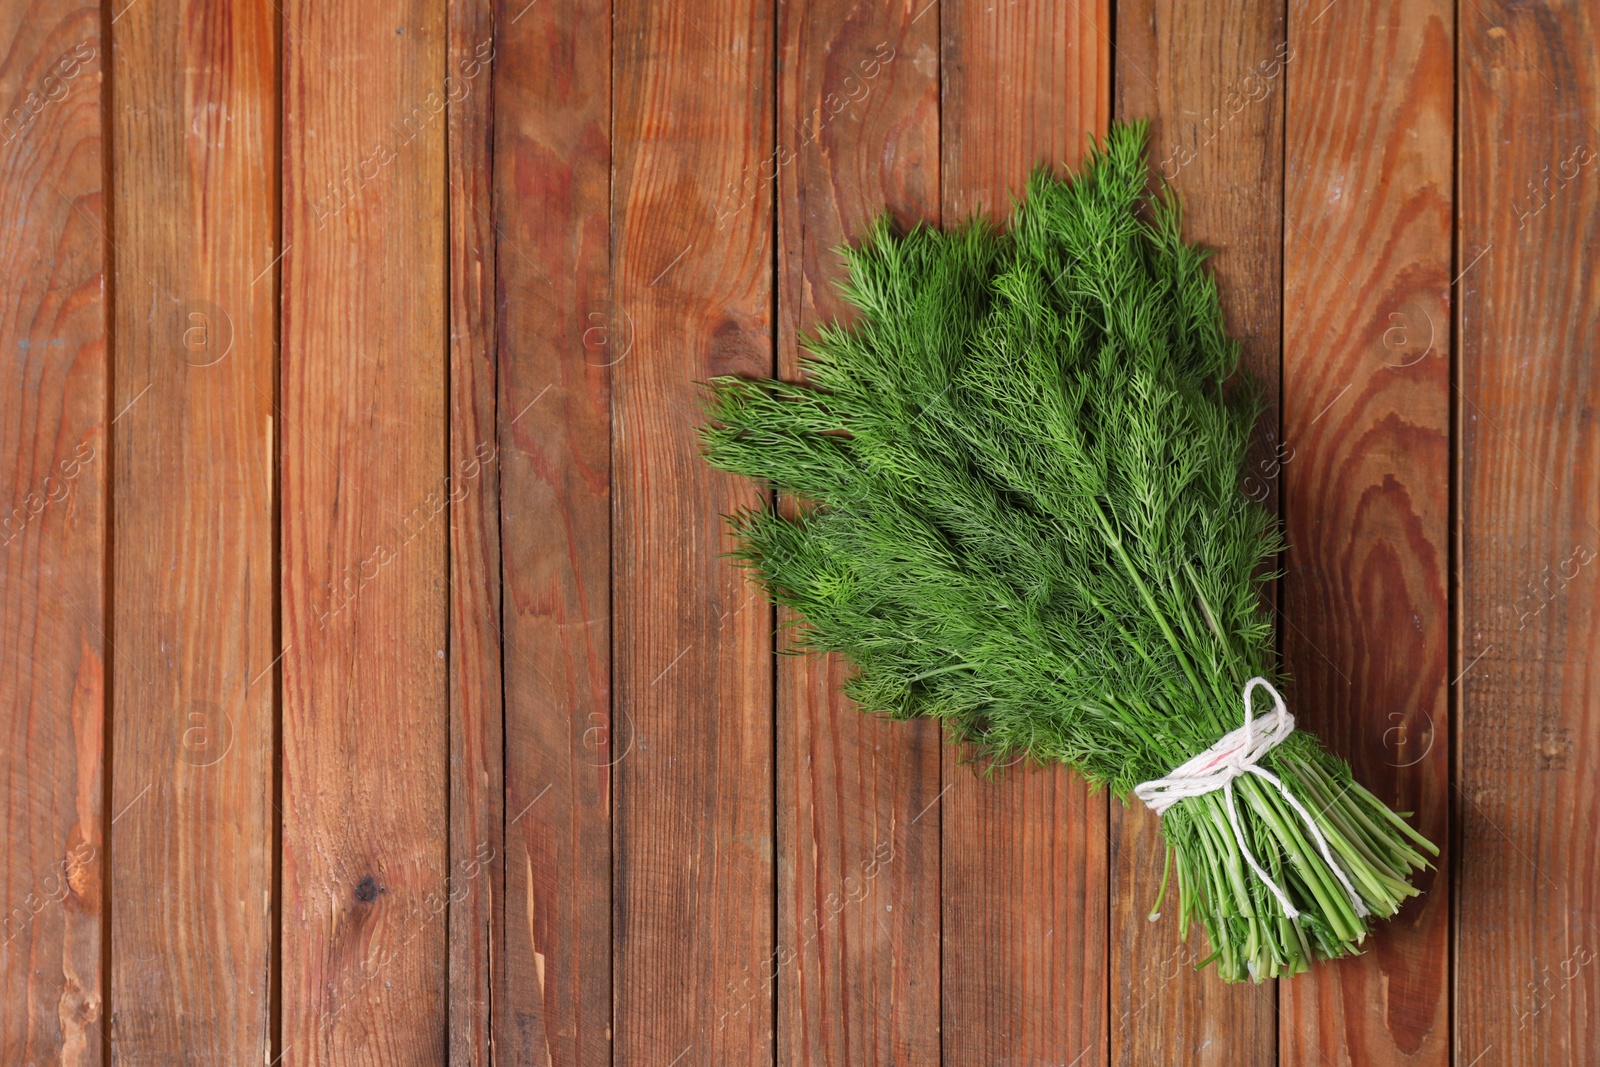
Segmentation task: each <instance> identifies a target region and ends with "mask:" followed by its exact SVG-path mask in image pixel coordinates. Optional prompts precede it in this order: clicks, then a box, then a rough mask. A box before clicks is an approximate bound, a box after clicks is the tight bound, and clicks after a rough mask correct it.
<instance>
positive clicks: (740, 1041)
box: [612, 0, 778, 1067]
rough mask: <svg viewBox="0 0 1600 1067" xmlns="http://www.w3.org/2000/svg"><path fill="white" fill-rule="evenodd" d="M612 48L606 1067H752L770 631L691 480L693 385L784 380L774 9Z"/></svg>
mask: <svg viewBox="0 0 1600 1067" xmlns="http://www.w3.org/2000/svg"><path fill="white" fill-rule="evenodd" d="M614 27H615V29H614V32H615V34H616V37H615V42H614V59H613V68H612V69H613V71H614V72H615V79H614V84H615V86H616V104H615V110H614V113H613V114H614V120H613V131H614V136H615V138H616V151H615V156H614V159H615V170H614V174H615V185H614V187H613V191H612V204H613V225H614V237H613V241H614V244H613V247H614V248H615V250H616V260H615V263H614V271H613V284H614V287H615V288H614V294H615V304H616V306H617V307H618V308H619V312H620V315H621V316H622V317H623V319H624V321H626V322H627V323H629V324H631V327H632V333H631V337H632V342H633V348H632V350H631V352H630V353H629V354H628V356H627V357H626V358H624V359H621V360H620V362H617V363H616V365H615V366H614V367H612V383H613V393H612V399H613V404H612V432H613V437H612V441H613V457H614V464H615V466H614V478H615V480H614V485H615V487H616V494H617V495H616V502H615V508H614V512H613V514H614V517H615V524H616V525H615V529H616V536H615V539H614V542H613V546H612V582H613V592H614V604H615V610H616V626H617V629H616V644H615V649H616V660H615V665H614V666H615V679H616V703H615V705H614V712H615V714H616V715H620V716H623V717H624V719H625V721H627V722H628V724H629V726H630V728H631V729H632V730H633V735H634V738H635V742H636V744H635V751H634V752H633V754H632V755H629V756H628V757H627V758H625V759H621V760H619V761H618V762H617V764H616V768H615V776H616V777H615V783H616V797H615V807H614V818H615V832H614V842H615V849H616V852H615V858H614V864H615V882H614V887H615V888H614V892H615V898H614V900H615V903H614V920H615V927H614V929H615V943H614V953H615V961H616V962H615V966H616V982H615V989H616V1006H615V1017H616V1059H615V1062H616V1063H617V1064H618V1065H619V1067H633V1065H643V1064H650V1065H655V1064H670V1063H676V1065H677V1067H694V1065H701V1064H724V1063H764V1062H767V1061H768V1059H769V1058H770V1057H771V1055H772V1053H773V1041H774V1035H773V1014H772V1004H773V989H772V982H773V981H774V978H773V977H772V972H773V967H774V964H775V963H776V962H778V957H777V956H776V955H775V943H774V939H775V930H774V928H773V922H774V916H773V911H774V905H773V901H774V891H775V886H774V878H773V830H774V826H773V789H772V784H773V722H772V704H773V696H772V686H773V677H772V676H773V668H772V660H771V648H772V618H773V616H772V612H771V611H770V610H769V609H765V608H763V607H761V606H760V603H759V601H752V600H751V598H750V589H749V586H748V585H747V584H746V581H745V577H744V575H742V574H741V573H740V572H739V570H738V568H736V567H734V566H732V565H730V563H729V562H728V560H726V559H724V558H722V556H723V553H726V552H728V551H730V550H731V549H732V547H733V544H732V539H731V538H730V537H729V536H728V534H727V533H726V530H725V527H724V524H723V521H722V515H723V514H725V513H728V512H731V511H733V510H734V509H735V508H737V507H739V506H741V505H751V504H757V503H759V502H760V500H761V497H760V494H759V492H758V491H757V490H756V489H754V488H753V487H752V486H750V485H749V483H747V482H744V481H743V480H742V479H736V478H734V477H732V476H730V475H726V474H722V473H719V472H715V471H713V470H711V469H710V467H709V466H708V465H707V464H706V463H705V462H704V461H703V460H702V459H701V457H700V455H699V448H698V446H697V443H696V439H695V434H696V430H697V425H698V423H699V421H700V404H699V397H700V395H701V394H700V390H699V388H698V387H697V386H696V385H695V384H694V383H695V382H697V381H704V380H705V379H707V378H709V377H711V376H713V375H717V374H743V375H750V376H769V375H771V374H772V373H773V371H774V370H775V367H774V365H773V358H772V329H773V321H772V315H773V309H772V305H773V280H772V266H773V252H774V249H773V240H774V234H773V213H772V202H773V194H772V190H771V186H770V183H768V182H767V181H765V180H763V178H762V175H763V174H766V173H768V172H769V170H768V168H769V167H770V166H771V165H772V163H773V162H774V161H775V159H776V157H775V156H774V155H773V152H774V148H775V145H774V143H773V127H774V113H773V104H774V98H775V93H774V91H773V83H772V78H773V68H774V57H773V30H774V26H773V22H772V5H771V4H769V3H766V2H762V0H727V2H724V3H720V4H692V5H689V4H686V3H679V2H678V0H670V2H668V3H666V4H657V3H651V2H646V0H619V2H618V3H617V4H616V7H615V21H614ZM747 180H748V181H749V182H751V183H752V185H753V187H752V188H751V191H750V193H749V195H748V196H746V195H745V194H744V193H743V192H742V190H743V189H744V188H746V186H745V184H744V183H745V182H746V181H747ZM730 187H735V188H738V189H740V190H741V192H740V193H738V194H736V195H735V196H733V197H728V196H727V195H726V193H725V191H726V190H728V189H729V188H730Z"/></svg>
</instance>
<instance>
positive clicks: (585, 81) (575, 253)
mask: <svg viewBox="0 0 1600 1067" xmlns="http://www.w3.org/2000/svg"><path fill="white" fill-rule="evenodd" d="M515 7H516V8H518V9H520V8H521V7H522V5H521V4H518V5H515ZM609 26H610V7H609V5H608V4H607V3H606V2H605V0H561V2H548V3H541V4H538V5H536V6H532V7H528V8H527V9H526V10H524V11H522V13H521V14H520V15H519V14H518V11H517V10H510V11H504V12H502V17H501V22H500V33H499V36H498V38H497V41H496V49H497V55H496V59H495V64H496V75H495V192H496V207H495V210H496V217H497V218H498V219H499V230H498V234H497V248H498V253H497V258H498V262H499V298H498V299H499V307H500V312H499V324H500V325H499V328H500V367H501V376H500V416H499V433H500V457H501V458H500V469H501V470H502V472H503V476H504V479H505V499H504V503H503V510H502V514H501V529H502V533H503V538H504V551H505V568H504V597H505V608H504V617H505V634H504V648H503V663H504V665H505V692H506V755H505V760H506V770H505V774H506V802H505V817H506V831H505V832H506V893H507V896H506V908H505V928H504V930H505V932H504V937H503V939H502V943H501V948H500V951H503V958H504V968H505V980H504V985H503V986H502V987H501V988H500V989H499V990H498V996H497V1000H496V1008H495V1015H496V1023H495V1028H496V1032H497V1035H498V1036H497V1040H496V1051H497V1055H498V1056H499V1058H500V1061H501V1062H504V1063H509V1064H529V1065H532V1064H538V1065H541V1067H543V1065H545V1064H556V1065H558V1067H569V1065H571V1067H575V1065H579V1064H590V1063H606V1062H609V1058H610V1055H611V1052H610V1046H611V1025H612V1011H611V1003H612V1000H611V997H612V991H611V923H612V919H611V869H612V864H611V777H612V773H613V771H612V766H613V764H614V763H616V762H617V761H619V760H624V759H629V758H633V757H634V756H635V755H637V753H636V752H634V751H633V750H632V746H633V734H632V732H631V731H630V730H629V729H628V728H627V723H626V719H625V718H624V719H622V720H621V721H620V722H619V723H618V724H617V725H616V727H615V728H614V726H613V722H612V717H611V706H610V693H611V634H612V628H611V581H610V574H611V541H610V529H611V432H610V418H611V411H610V396H611V392H610V380H611V375H612V373H613V366H612V365H613V364H614V363H618V362H619V361H625V360H626V359H628V358H629V355H630V347H629V346H630V339H631V333H630V330H629V328H628V326H627V324H626V323H625V322H622V321H619V319H618V318H617V317H615V316H614V313H613V309H612V305H611V278H610V265H611V225H610V213H611V194H610V189H611V185H610V168H611V151H610V125H611V69H610V63H611V41H610V34H609Z"/></svg>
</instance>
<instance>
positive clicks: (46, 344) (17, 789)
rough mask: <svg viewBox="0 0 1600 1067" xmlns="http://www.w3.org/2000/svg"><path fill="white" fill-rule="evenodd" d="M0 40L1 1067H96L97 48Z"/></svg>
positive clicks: (101, 266)
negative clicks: (0, 282) (2, 267)
mask: <svg viewBox="0 0 1600 1067" xmlns="http://www.w3.org/2000/svg"><path fill="white" fill-rule="evenodd" d="M0 41H4V42H6V46H5V48H4V49H3V50H0V107H3V112H4V113H3V114H0V173H3V174H4V178H3V180H0V260H3V261H4V262H5V264H6V283H5V286H4V301H3V303H0V354H3V358H0V411H3V412H4V415H3V417H0V509H3V513H0V719H3V721H4V724H5V734H4V737H5V741H4V745H3V747H0V833H3V835H4V838H5V847H4V849H3V850H0V908H3V909H4V915H3V917H0V1060H3V1061H4V1062H6V1063H41V1064H43V1063H61V1064H72V1065H89V1064H100V1063H103V1062H105V1061H104V1057H103V1053H104V1049H105V1046H104V1041H103V1038H102V1035H103V1034H104V1032H105V1029H106V1022H105V1009H104V1005H103V1003H102V992H103V985H102V970H101V966H102V959H101V947H102V941H101V938H102V921H101V920H102V916H101V907H102V902H103V898H102V886H103V879H102V871H103V869H104V865H105V846H104V843H103V842H104V837H103V829H104V806H103V802H102V797H103V788H104V786H103V782H104V779H103V773H104V770H103V768H104V762H103V755H104V745H103V743H102V737H103V729H104V721H105V707H104V693H105V690H104V682H105V674H106V666H105V660H106V657H107V655H108V654H109V653H108V651H107V649H108V646H109V642H108V641H107V640H106V635H105V614H104V603H105V601H104V585H105V571H104V565H105V544H106V536H107V534H106V521H105V514H106V512H105V506H104V501H105V496H106V491H107V485H108V481H109V474H108V470H109V460H110V456H109V454H108V453H109V446H108V443H107V430H106V427H107V424H108V421H109V418H108V415H107V396H106V393H107V366H106V359H107V348H106V316H107V303H106V272H105V257H106V255H108V254H109V250H108V249H107V247H106V244H105V227H106V218H105V199H104V187H103V177H102V170H103V156H102V152H103V144H102V137H101V130H102V110H101V103H102V94H101V81H100V77H101V71H102V70H103V69H104V54H105V47H106V45H105V41H104V39H103V38H102V36H101V24H100V16H99V11H98V9H97V8H95V7H85V6H81V5H79V6H74V5H66V4H55V3H43V2H38V3H30V2H26V0H5V2H0Z"/></svg>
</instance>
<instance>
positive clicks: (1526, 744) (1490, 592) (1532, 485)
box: [1454, 0, 1600, 1067]
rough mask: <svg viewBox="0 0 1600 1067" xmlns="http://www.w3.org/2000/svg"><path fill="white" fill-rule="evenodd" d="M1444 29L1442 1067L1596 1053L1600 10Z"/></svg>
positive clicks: (1516, 11) (1517, 11) (1522, 14)
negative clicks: (1448, 719) (1448, 691)
mask: <svg viewBox="0 0 1600 1067" xmlns="http://www.w3.org/2000/svg"><path fill="white" fill-rule="evenodd" d="M1459 16H1460V24H1459V25H1460V34H1461V39H1460V65H1459V70H1460V77H1461V86H1460V100H1461V139H1460V151H1461V156H1460V168H1461V170H1460V188H1461V209H1460V222H1459V226H1460V231H1459V235H1458V243H1457V252H1456V260H1457V263H1456V270H1457V272H1459V274H1460V281H1459V285H1458V288H1457V299H1458V301H1459V303H1458V305H1457V306H1458V307H1459V309H1460V312H1459V315H1460V318H1459V325H1460V337H1461V346H1462V349H1461V351H1462V361H1461V371H1460V375H1459V381H1460V391H1459V393H1458V399H1457V408H1456V411H1457V418H1458V420H1459V421H1458V423H1457V425H1458V426H1459V428H1460V429H1459V434H1460V442H1461V456H1460V462H1461V483H1460V484H1461V497H1460V516H1461V531H1462V532H1461V542H1460V556H1459V558H1460V560H1461V569H1462V573H1461V583H1462V584H1461V600H1460V604H1461V626H1460V635H1459V636H1460V642H1461V643H1460V647H1459V659H1458V662H1457V665H1456V667H1455V670H1456V672H1457V673H1459V674H1460V675H1461V692H1460V701H1461V708H1460V715H1461V718H1460V739H1459V741H1458V745H1457V750H1456V751H1457V759H1458V760H1459V764H1458V776H1457V782H1458V783H1459V786H1460V789H1459V791H1458V792H1457V793H1456V794H1455V796H1454V799H1455V801H1456V806H1457V814H1458V822H1457V834H1458V838H1457V839H1458V841H1459V842H1460V845H1459V847H1460V849H1461V859H1460V874H1459V878H1458V885H1457V893H1458V897H1457V900H1458V904H1457V909H1458V919H1457V925H1456V935H1455V936H1456V970H1455V973H1456V983H1455V1016H1454V1018H1455V1028H1456V1032H1455V1052H1456V1062H1457V1063H1458V1064H1462V1065H1467V1064H1472V1063H1477V1064H1478V1067H1498V1065H1502V1064H1513V1063H1587V1062H1593V1060H1594V1059H1595V1054H1596V1053H1595V1050H1596V1049H1597V1048H1600V1021H1597V1016H1596V1005H1597V1004H1600V967H1596V966H1595V961H1596V952H1597V946H1600V921H1597V920H1600V897H1597V893H1596V886H1597V885H1600V870H1597V858H1596V853H1595V847H1594V843H1595V834H1594V820H1595V812H1596V808H1597V801H1600V788H1597V786H1596V783H1595V777H1594V774H1593V771H1592V768H1591V767H1590V766H1589V764H1590V762H1591V761H1590V760H1589V759H1588V758H1587V754H1589V753H1593V752H1594V751H1595V750H1596V747H1597V744H1600V715H1597V714H1596V708H1597V707H1600V679H1597V678H1596V675H1595V670H1594V665H1595V663H1596V662H1600V596H1597V594H1596V585H1595V582H1596V573H1597V570H1600V568H1597V567H1596V566H1594V565H1593V564H1594V562H1595V560H1596V558H1597V554H1600V496H1597V494H1596V492H1595V472H1596V470H1597V449H1600V434H1597V433H1596V428H1595V425H1594V418H1593V412H1594V410H1595V408H1596V405H1597V404H1600V383H1597V381H1596V379H1595V375H1594V370H1593V367H1594V341H1593V326H1594V318H1595V309H1596V307H1597V306H1600V301H1597V282H1600V276H1597V275H1596V273H1595V269H1594V249H1595V248H1596V246H1597V245H1600V184H1597V182H1600V178H1597V177H1596V174H1597V171H1600V155H1597V151H1600V129H1597V128H1596V122H1595V116H1596V114H1597V113H1600V72H1597V71H1596V69H1595V65H1594V54H1595V48H1596V43H1597V41H1600V12H1597V11H1596V10H1595V8H1594V6H1593V5H1587V6H1585V5H1560V6H1555V7H1549V8H1534V9H1524V8H1519V7H1516V6H1514V5H1508V4H1503V3H1492V2H1487V0H1475V2H1474V3H1471V4H1466V5H1463V6H1462V7H1460V9H1459Z"/></svg>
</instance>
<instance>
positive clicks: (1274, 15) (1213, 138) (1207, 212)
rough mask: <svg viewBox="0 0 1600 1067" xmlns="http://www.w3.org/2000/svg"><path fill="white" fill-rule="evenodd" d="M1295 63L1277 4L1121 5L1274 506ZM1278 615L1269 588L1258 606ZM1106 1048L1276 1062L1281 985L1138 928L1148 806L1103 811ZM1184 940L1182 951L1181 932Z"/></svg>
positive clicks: (1153, 149)
mask: <svg viewBox="0 0 1600 1067" xmlns="http://www.w3.org/2000/svg"><path fill="white" fill-rule="evenodd" d="M1293 61H1294V55H1293V53H1292V52H1290V51H1289V50H1288V44H1287V41H1286V39H1285V35H1284V18H1283V7H1282V5H1281V4H1263V3H1258V2H1255V0H1236V2H1232V3H1228V4H1215V3H1208V2H1193V0H1146V2H1140V3H1123V4H1120V5H1118V8H1117V53H1116V55H1115V56H1114V58H1113V62H1114V64H1115V65H1116V88H1117V111H1118V113H1119V114H1120V115H1121V116H1123V117H1125V118H1129V119H1136V118H1149V119H1150V121H1151V129H1150V163H1151V166H1152V167H1153V168H1154V169H1155V170H1156V171H1157V172H1158V173H1159V174H1160V175H1161V177H1162V178H1163V179H1165V180H1166V181H1168V182H1169V183H1170V184H1172V185H1173V187H1174V188H1176V190H1177V191H1178V193H1179V194H1180V195H1181V196H1182V197H1183V201H1184V207H1185V212H1184V236H1185V237H1186V238H1188V239H1189V240H1190V241H1195V242H1198V243H1200V244H1203V245H1206V246H1208V247H1210V248H1214V249H1216V251H1217V255H1216V256H1215V258H1213V259H1212V260H1211V268H1212V270H1213V272H1214V274H1215V275H1216V278H1217V282H1218V286H1219V288H1220V289H1221V293H1222V301H1223V313H1224V316H1225V318H1226V321H1227V325H1228V329H1229V331H1230V332H1231V333H1232V334H1233V336H1235V337H1236V338H1238V339H1239V341H1240V342H1241V344H1242V346H1243V349H1244V366H1245V369H1246V370H1247V371H1248V373H1249V374H1250V375H1251V376H1252V377H1253V378H1254V379H1255V380H1256V381H1257V382H1259V383H1260V384H1261V387H1262V390H1263V391H1264V392H1265V394H1266V396H1267V398H1268V401H1269V405H1270V406H1269V409H1268V411H1267V413H1266V415H1264V416H1263V417H1262V420H1261V424H1260V426H1259V427H1258V428H1257V437H1258V441H1257V445H1256V448H1255V450H1254V451H1253V453H1252V456H1251V466H1250V470H1249V472H1248V474H1247V476H1246V478H1245V480H1244V482H1243V483H1242V485H1241V491H1242V492H1243V493H1244V494H1245V495H1246V496H1248V497H1249V498H1250V499H1252V500H1255V501H1258V502H1260V503H1261V504H1263V505H1264V506H1266V507H1268V508H1272V509H1276V507H1277V505H1278V495H1279V494H1278V488H1279V476H1280V473H1281V470H1282V466H1283V463H1284V461H1285V459H1286V458H1287V457H1289V456H1291V455H1292V454H1293V453H1292V452H1290V451H1289V450H1288V449H1286V448H1285V447H1284V446H1283V445H1282V443H1281V440H1282V427H1281V425H1280V421H1279V411H1278V405H1277V398H1278V390H1279V369H1280V367H1279V363H1280V356H1281V349H1280V344H1279V340H1280V327H1281V323H1282V313H1283V308H1282V287H1281V285H1280V280H1281V277H1282V257H1283V243H1282V242H1283V223H1282V215H1281V213H1280V212H1279V210H1278V205H1279V204H1281V203H1282V199H1283V81H1284V77H1285V76H1286V74H1287V73H1288V70H1289V68H1290V67H1292V65H1293ZM1268 595H1269V597H1270V598H1271V599H1272V601H1273V602H1274V603H1276V590H1273V591H1272V592H1271V593H1269V594H1268ZM1111 827H1112V833H1111V842H1112V864H1111V876H1112V881H1111V938H1110V940H1111V945H1112V951H1111V959H1112V964H1111V1049H1112V1060H1113V1062H1115V1063H1119V1064H1128V1065H1130V1067H1132V1065H1137V1064H1146V1063H1159V1062H1163V1061H1169V1060H1176V1061H1179V1062H1183V1063H1191V1064H1196V1065H1201V1064H1217V1065H1227V1067H1233V1065H1235V1064H1259V1065H1265V1064H1271V1063H1275V1062H1276V1060H1277V1050H1276V1043H1277V1019H1276V1015H1277V991H1276V989H1275V984H1274V983H1272V982H1264V983H1262V984H1261V985H1249V984H1241V985H1230V984H1228V983H1225V982H1223V981H1221V980H1220V979H1219V978H1217V976H1216V974H1215V973H1214V972H1213V971H1212V970H1211V969H1210V968H1206V969H1204V970H1201V971H1198V972H1197V971H1196V970H1195V964H1197V963H1199V961H1201V960H1203V959H1205V957H1206V955H1207V954H1208V952H1209V949H1208V948H1206V947H1205V935H1204V932H1203V931H1202V930H1198V929H1196V930H1193V931H1185V930H1183V929H1182V928H1180V927H1179V925H1178V914H1177V912H1178V909H1177V907H1176V900H1175V898H1174V897H1172V896H1169V897H1167V898H1166V901H1165V903H1164V907H1163V912H1162V918H1161V919H1160V921H1159V922H1155V923H1152V922H1149V921H1148V916H1149V913H1150V910H1151V908H1152V906H1153V905H1154V902H1155V900H1156V899H1157V896H1158V894H1159V890H1160V885H1161V874H1162V868H1163V864H1164V859H1165V848H1164V845H1163V843H1162V840H1161V837H1160V832H1159V827H1160V823H1159V821H1158V820H1157V819H1156V817H1155V816H1154V815H1152V814H1151V813H1150V812H1149V811H1148V810H1147V809H1146V808H1145V807H1144V806H1143V805H1141V804H1139V803H1137V802H1134V803H1133V804H1131V805H1130V806H1126V807H1125V806H1124V805H1122V804H1120V803H1116V802H1113V803H1112V805H1111ZM1186 934H1187V940H1185V935H1186Z"/></svg>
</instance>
